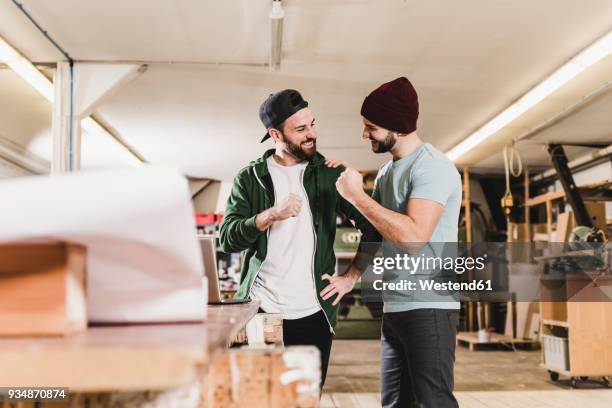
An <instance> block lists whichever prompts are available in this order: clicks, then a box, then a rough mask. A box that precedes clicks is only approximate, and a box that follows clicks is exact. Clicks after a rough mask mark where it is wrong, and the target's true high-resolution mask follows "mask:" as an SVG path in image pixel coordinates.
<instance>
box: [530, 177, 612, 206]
mask: <svg viewBox="0 0 612 408" xmlns="http://www.w3.org/2000/svg"><path fill="white" fill-rule="evenodd" d="M611 185H612V180H603V181H598V182H595V183H588V184H582V185H580V186H578V190H579V191H580V194H581V195H582V196H583V199H584V200H588V199H589V195H590V194H591V193H593V190H598V189H610V186H611ZM561 198H565V191H563V190H561V191H554V192H549V193H544V194H540V195H538V196H535V197H533V198H529V199H528V200H526V201H525V205H527V206H528V207H533V206H536V205H540V204H544V203H545V202H547V201H553V200H558V199H561Z"/></svg>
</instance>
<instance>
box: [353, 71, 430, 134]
mask: <svg viewBox="0 0 612 408" xmlns="http://www.w3.org/2000/svg"><path fill="white" fill-rule="evenodd" d="M361 116H363V117H364V118H366V119H368V120H369V121H370V122H372V123H374V124H376V125H378V126H380V127H383V128H385V129H388V130H391V131H393V132H398V133H412V132H414V131H415V130H416V127H417V126H416V123H417V118H418V117H419V99H418V97H417V93H416V91H415V89H414V87H413V86H412V84H411V83H410V81H408V79H406V78H404V77H400V78H397V79H394V80H393V81H391V82H387V83H385V84H382V85H381V86H379V87H378V88H376V89H375V90H373V91H372V92H371V93H370V94H369V95H368V96H366V98H365V100H364V101H363V105H361Z"/></svg>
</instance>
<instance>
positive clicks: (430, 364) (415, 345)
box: [381, 309, 459, 408]
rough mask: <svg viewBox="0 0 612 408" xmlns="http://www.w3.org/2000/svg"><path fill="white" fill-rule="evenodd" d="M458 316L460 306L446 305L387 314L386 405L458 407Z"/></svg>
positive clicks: (383, 389)
mask: <svg viewBox="0 0 612 408" xmlns="http://www.w3.org/2000/svg"><path fill="white" fill-rule="evenodd" d="M458 320H459V312H458V311H457V310H445V309H417V310H411V311H408V312H396V313H385V314H384V315H383V324H382V350H381V383H382V387H381V398H382V406H383V407H385V408H390V407H393V408H396V407H398V408H399V407H401V408H406V407H419V408H447V407H448V408H451V407H453V408H454V407H458V406H459V405H458V404H457V400H456V399H455V397H454V396H453V365H454V363H455V337H456V335H457V324H458Z"/></svg>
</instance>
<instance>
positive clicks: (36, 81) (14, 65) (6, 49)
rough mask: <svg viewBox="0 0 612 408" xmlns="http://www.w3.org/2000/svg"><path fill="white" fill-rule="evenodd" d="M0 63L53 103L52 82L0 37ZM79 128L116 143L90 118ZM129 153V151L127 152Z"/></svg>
mask: <svg viewBox="0 0 612 408" xmlns="http://www.w3.org/2000/svg"><path fill="white" fill-rule="evenodd" d="M0 61H2V62H5V63H6V64H7V65H8V66H9V67H10V68H11V69H12V70H13V71H15V73H16V74H17V75H19V76H20V77H21V78H22V79H23V80H24V81H26V82H27V83H28V84H29V85H30V86H32V87H33V88H34V89H36V90H37V91H38V92H39V93H40V94H41V95H42V96H44V97H45V99H47V100H48V101H49V102H51V103H53V101H54V99H55V89H54V87H53V82H51V81H50V80H49V79H48V78H47V77H46V76H44V75H43V74H42V73H41V72H40V71H39V70H38V69H37V68H36V67H35V66H34V65H32V63H31V62H30V61H29V60H28V59H27V58H25V57H24V56H23V55H21V54H20V53H19V51H17V50H16V49H15V48H13V47H12V46H11V45H10V44H8V43H7V42H6V41H5V40H4V39H2V38H1V37H0ZM81 127H82V128H83V130H84V131H85V133H87V134H100V135H103V136H105V137H109V138H111V139H112V140H113V141H115V142H116V140H115V138H114V137H113V136H112V135H110V134H109V133H108V131H107V130H106V129H104V128H103V127H102V126H101V125H100V124H99V123H98V122H96V121H95V120H94V119H93V118H92V117H91V116H88V117H86V118H85V119H83V120H81ZM128 151H129V150H128ZM130 157H133V158H134V159H136V161H137V162H140V159H138V158H136V157H134V154H133V153H132V152H130Z"/></svg>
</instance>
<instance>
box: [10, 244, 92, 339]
mask: <svg viewBox="0 0 612 408" xmlns="http://www.w3.org/2000/svg"><path fill="white" fill-rule="evenodd" d="M85 261H86V251H85V248H84V247H82V246H79V245H73V244H68V243H27V244H26V243H16V244H0V336H46V335H65V334H69V333H73V332H77V331H80V330H84V329H85V328H86V327H87V310H86V304H87V302H86V294H85V293H86V291H85V267H86V262H85Z"/></svg>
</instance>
